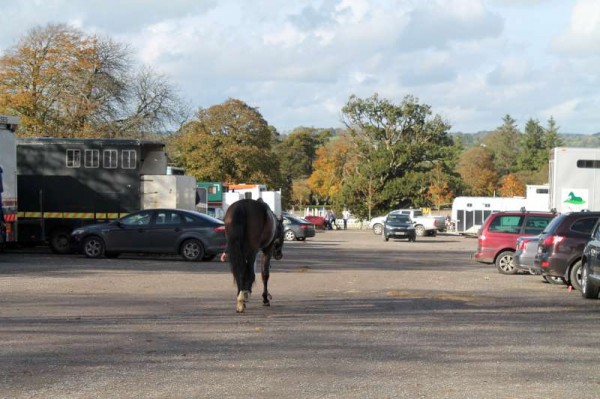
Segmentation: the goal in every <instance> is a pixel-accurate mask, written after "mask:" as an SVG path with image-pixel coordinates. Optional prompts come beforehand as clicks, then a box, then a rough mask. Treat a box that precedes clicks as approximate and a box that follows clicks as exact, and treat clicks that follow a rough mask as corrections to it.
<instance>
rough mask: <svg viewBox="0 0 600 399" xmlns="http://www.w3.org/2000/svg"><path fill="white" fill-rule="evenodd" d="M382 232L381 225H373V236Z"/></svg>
mask: <svg viewBox="0 0 600 399" xmlns="http://www.w3.org/2000/svg"><path fill="white" fill-rule="evenodd" d="M382 232H383V225H382V224H381V223H376V224H374V225H373V233H374V234H377V235H379V234H381V233H382Z"/></svg>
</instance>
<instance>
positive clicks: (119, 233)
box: [106, 211, 154, 252]
mask: <svg viewBox="0 0 600 399" xmlns="http://www.w3.org/2000/svg"><path fill="white" fill-rule="evenodd" d="M153 213H154V212H153V211H140V212H136V213H132V214H130V215H127V216H125V217H124V218H122V219H120V220H119V223H120V226H119V228H117V229H114V230H112V231H111V233H110V234H109V235H108V236H107V237H106V240H107V242H106V248H107V250H108V251H114V252H136V251H143V252H153V251H152V245H151V243H150V240H149V239H148V229H149V228H150V222H151V221H152V216H153Z"/></svg>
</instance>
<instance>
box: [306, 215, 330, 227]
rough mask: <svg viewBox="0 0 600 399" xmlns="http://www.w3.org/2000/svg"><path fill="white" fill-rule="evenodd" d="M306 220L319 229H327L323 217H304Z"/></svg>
mask: <svg viewBox="0 0 600 399" xmlns="http://www.w3.org/2000/svg"><path fill="white" fill-rule="evenodd" d="M304 219H306V220H308V221H309V222H311V223H312V224H314V225H315V228H317V229H321V230H323V229H325V218H324V217H322V216H310V215H309V216H304Z"/></svg>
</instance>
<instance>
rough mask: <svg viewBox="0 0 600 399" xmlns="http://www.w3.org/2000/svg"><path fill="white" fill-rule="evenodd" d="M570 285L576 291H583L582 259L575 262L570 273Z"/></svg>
mask: <svg viewBox="0 0 600 399" xmlns="http://www.w3.org/2000/svg"><path fill="white" fill-rule="evenodd" d="M569 283H571V286H573V288H575V289H576V290H579V291H581V259H580V260H578V261H577V262H575V264H574V265H573V267H571V272H570V273H569Z"/></svg>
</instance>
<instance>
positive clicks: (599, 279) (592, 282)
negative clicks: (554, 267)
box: [581, 223, 600, 299]
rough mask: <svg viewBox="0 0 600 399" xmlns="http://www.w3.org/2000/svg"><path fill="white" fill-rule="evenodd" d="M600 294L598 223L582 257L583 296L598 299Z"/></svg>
mask: <svg viewBox="0 0 600 399" xmlns="http://www.w3.org/2000/svg"><path fill="white" fill-rule="evenodd" d="M599 293H600V223H596V226H595V227H594V231H593V233H592V235H591V237H590V241H588V243H587V244H586V245H585V248H584V249H583V254H582V257H581V296H582V297H584V298H587V299H598V294H599Z"/></svg>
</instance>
